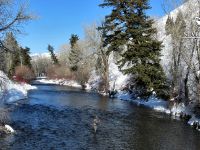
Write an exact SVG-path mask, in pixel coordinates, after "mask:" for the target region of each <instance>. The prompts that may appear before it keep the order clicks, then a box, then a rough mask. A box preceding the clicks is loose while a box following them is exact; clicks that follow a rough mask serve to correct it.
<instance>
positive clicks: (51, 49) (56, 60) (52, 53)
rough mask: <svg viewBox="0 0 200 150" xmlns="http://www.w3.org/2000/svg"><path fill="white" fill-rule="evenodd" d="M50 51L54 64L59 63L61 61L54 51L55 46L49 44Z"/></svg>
mask: <svg viewBox="0 0 200 150" xmlns="http://www.w3.org/2000/svg"><path fill="white" fill-rule="evenodd" d="M47 49H48V51H49V53H50V55H51V60H52V62H53V64H54V65H59V61H58V59H57V57H56V55H55V53H54V48H53V46H51V45H48V48H47Z"/></svg>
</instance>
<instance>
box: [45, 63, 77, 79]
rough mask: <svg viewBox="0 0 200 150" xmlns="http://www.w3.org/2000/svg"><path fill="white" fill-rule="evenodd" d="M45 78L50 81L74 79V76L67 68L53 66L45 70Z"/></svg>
mask: <svg viewBox="0 0 200 150" xmlns="http://www.w3.org/2000/svg"><path fill="white" fill-rule="evenodd" d="M47 76H48V77H49V78H51V79H70V80H71V79H74V78H75V77H74V74H73V73H72V72H71V71H70V69H69V68H68V67H67V66H64V65H53V66H51V67H49V68H48V69H47Z"/></svg>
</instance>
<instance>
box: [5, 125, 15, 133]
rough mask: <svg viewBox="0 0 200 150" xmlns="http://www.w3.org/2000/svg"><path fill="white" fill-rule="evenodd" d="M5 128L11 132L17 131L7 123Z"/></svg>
mask: <svg viewBox="0 0 200 150" xmlns="http://www.w3.org/2000/svg"><path fill="white" fill-rule="evenodd" d="M5 129H6V130H7V131H8V132H10V133H14V132H15V130H14V129H13V128H12V127H11V126H9V125H7V124H6V125H5Z"/></svg>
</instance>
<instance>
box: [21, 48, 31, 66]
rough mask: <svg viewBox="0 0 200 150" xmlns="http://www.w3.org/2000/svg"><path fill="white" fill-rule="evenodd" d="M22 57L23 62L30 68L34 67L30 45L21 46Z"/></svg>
mask: <svg viewBox="0 0 200 150" xmlns="http://www.w3.org/2000/svg"><path fill="white" fill-rule="evenodd" d="M21 57H22V64H23V65H25V66H28V67H29V68H32V65H31V56H30V48H28V47H25V48H22V47H21Z"/></svg>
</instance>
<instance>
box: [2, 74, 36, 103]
mask: <svg viewBox="0 0 200 150" xmlns="http://www.w3.org/2000/svg"><path fill="white" fill-rule="evenodd" d="M0 82H1V85H2V88H1V89H0V93H1V94H0V95H1V99H3V100H4V101H5V102H7V103H12V102H15V101H18V100H21V99H25V98H27V91H28V90H31V89H36V87H35V86H31V85H29V84H26V83H21V84H17V83H14V82H12V81H11V80H9V79H8V77H7V76H6V75H5V74H4V73H3V72H2V71H0Z"/></svg>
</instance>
